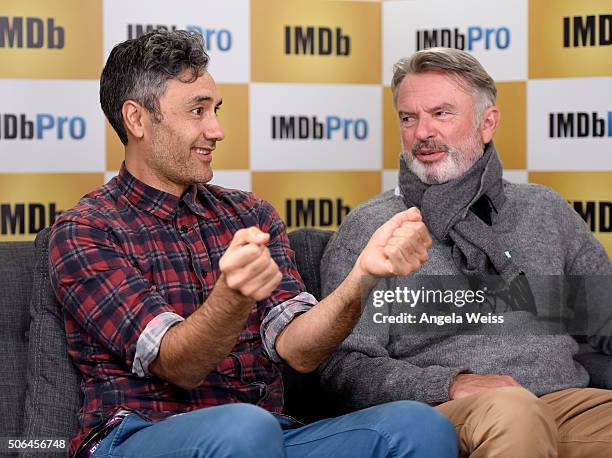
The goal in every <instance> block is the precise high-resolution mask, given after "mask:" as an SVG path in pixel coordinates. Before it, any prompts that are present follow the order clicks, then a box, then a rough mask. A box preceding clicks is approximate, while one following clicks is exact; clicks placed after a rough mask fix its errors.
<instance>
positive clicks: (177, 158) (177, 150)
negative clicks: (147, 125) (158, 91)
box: [148, 119, 213, 188]
mask: <svg viewBox="0 0 612 458" xmlns="http://www.w3.org/2000/svg"><path fill="white" fill-rule="evenodd" d="M152 127H153V128H152V130H151V150H150V154H149V157H148V165H149V168H150V169H151V171H152V172H153V173H154V174H155V175H156V176H157V178H158V179H159V180H161V181H162V182H164V183H168V184H175V185H177V186H179V187H182V188H188V187H189V186H191V185H192V184H196V183H206V182H208V181H210V180H211V179H212V177H213V171H212V168H211V167H210V165H208V166H203V164H202V163H201V162H200V161H198V160H197V159H196V158H195V157H194V156H193V154H192V153H191V146H192V145H191V144H189V143H188V142H187V141H185V140H183V139H182V138H181V135H180V134H179V133H178V132H176V131H175V130H173V129H172V128H171V127H170V126H169V125H168V124H166V123H165V122H164V120H163V119H161V120H159V121H153V124H152Z"/></svg>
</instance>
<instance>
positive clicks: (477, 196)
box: [399, 142, 521, 284]
mask: <svg viewBox="0 0 612 458" xmlns="http://www.w3.org/2000/svg"><path fill="white" fill-rule="evenodd" d="M399 186H400V190H401V192H402V196H403V199H404V202H405V204H406V206H407V207H413V206H415V207H418V208H419V209H420V210H421V213H422V215H423V222H424V223H425V224H426V225H427V228H428V229H429V231H430V233H431V234H432V235H433V236H434V237H435V238H436V239H438V240H440V241H442V242H445V243H450V244H452V255H453V259H454V261H455V264H456V265H457V267H459V269H460V270H461V271H462V272H463V273H464V274H465V275H466V276H468V277H470V276H477V275H483V274H485V275H486V274H490V275H500V276H501V277H502V279H503V280H504V282H505V283H506V284H510V283H512V281H513V280H514V279H515V278H516V277H517V275H519V274H520V273H521V270H520V269H519V268H518V267H517V266H516V265H515V264H514V262H512V259H510V258H509V257H508V256H507V255H506V254H505V252H504V250H503V249H502V248H501V247H500V246H499V244H498V243H497V237H496V236H495V234H494V233H493V228H492V224H493V223H494V221H495V217H496V214H497V212H498V209H500V208H501V207H502V205H503V204H504V202H505V201H506V196H505V195H504V189H503V184H502V165H501V162H500V160H499V157H498V156H497V152H496V151H495V147H494V146H493V143H492V142H491V143H489V144H488V145H487V146H486V148H485V152H484V154H483V156H482V157H481V158H480V159H479V160H478V161H476V163H475V164H474V165H473V166H472V168H471V169H470V170H468V171H467V172H466V173H465V174H464V175H463V176H462V177H460V178H457V179H455V180H452V181H449V182H447V183H443V184H439V185H428V184H425V183H423V182H422V181H421V180H419V178H418V177H417V176H416V175H414V174H413V173H412V172H411V171H410V170H409V169H408V166H407V165H406V162H405V160H404V158H403V157H401V160H400V174H399Z"/></svg>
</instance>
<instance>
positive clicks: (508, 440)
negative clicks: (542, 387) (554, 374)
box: [436, 387, 612, 458]
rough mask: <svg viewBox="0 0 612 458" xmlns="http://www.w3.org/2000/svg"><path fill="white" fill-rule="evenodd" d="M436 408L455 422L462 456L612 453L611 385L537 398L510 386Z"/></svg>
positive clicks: (571, 457)
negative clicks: (609, 388) (604, 388)
mask: <svg viewBox="0 0 612 458" xmlns="http://www.w3.org/2000/svg"><path fill="white" fill-rule="evenodd" d="M436 409H437V410H439V411H440V412H442V413H443V414H444V415H446V416H447V417H448V418H449V419H450V420H451V421H452V422H453V424H454V425H455V430H456V431H457V435H458V437H459V443H460V445H461V457H467V456H470V457H472V458H484V457H487V458H496V457H503V458H514V457H516V458H539V457H557V456H558V457H560V458H577V457H584V458H586V457H588V458H600V457H601V458H611V457H612V390H600V389H595V388H572V389H569V390H563V391H558V392H555V393H549V394H546V395H544V396H542V397H540V398H538V397H536V396H534V395H533V394H532V393H531V392H529V391H527V390H526V389H524V388H521V387H506V388H497V389H492V390H485V391H483V392H481V393H478V394H474V395H472V396H468V397H465V398H462V399H458V400H454V401H449V402H445V403H444V404H440V405H439V406H436Z"/></svg>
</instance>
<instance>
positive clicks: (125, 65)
mask: <svg viewBox="0 0 612 458" xmlns="http://www.w3.org/2000/svg"><path fill="white" fill-rule="evenodd" d="M208 60H209V57H208V54H206V52H205V51H204V40H203V38H202V35H200V34H199V33H195V32H186V31H184V30H176V31H166V30H155V31H153V32H149V33H147V34H145V35H142V36H140V37H138V38H134V39H131V40H126V41H124V42H122V43H119V44H118V45H116V46H115V47H114V48H113V50H112V51H111V53H110V55H109V56H108V60H107V61H106V65H105V66H104V69H103V70H102V75H101V77H100V105H102V110H103V111H104V114H105V115H106V117H107V118H108V121H109V122H110V124H111V126H113V128H114V129H115V132H117V135H119V138H120V139H121V142H122V143H123V144H124V145H127V142H128V137H127V133H126V131H125V126H124V124H123V117H122V115H121V109H122V107H123V104H124V103H125V101H126V100H133V101H135V102H137V103H139V104H140V105H142V106H143V107H145V108H146V109H147V110H148V111H149V112H150V113H152V114H153V116H154V119H156V120H158V121H160V120H161V119H162V117H161V111H160V108H159V99H160V97H161V96H163V95H164V92H165V91H166V82H167V81H168V80H169V79H172V78H177V79H178V78H181V81H184V82H192V81H195V80H196V79H197V78H198V77H199V76H200V75H201V74H202V73H204V71H205V70H206V66H207V65H208ZM186 70H187V71H189V72H190V73H188V74H187V76H185V75H184V74H183V72H185V71H186Z"/></svg>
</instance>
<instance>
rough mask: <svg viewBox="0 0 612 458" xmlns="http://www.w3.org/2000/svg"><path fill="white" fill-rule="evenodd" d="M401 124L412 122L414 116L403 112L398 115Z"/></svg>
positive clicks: (414, 118) (414, 119)
mask: <svg viewBox="0 0 612 458" xmlns="http://www.w3.org/2000/svg"><path fill="white" fill-rule="evenodd" d="M400 121H401V122H402V124H413V123H414V122H415V121H416V116H414V115H409V114H405V115H402V116H401V117H400Z"/></svg>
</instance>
